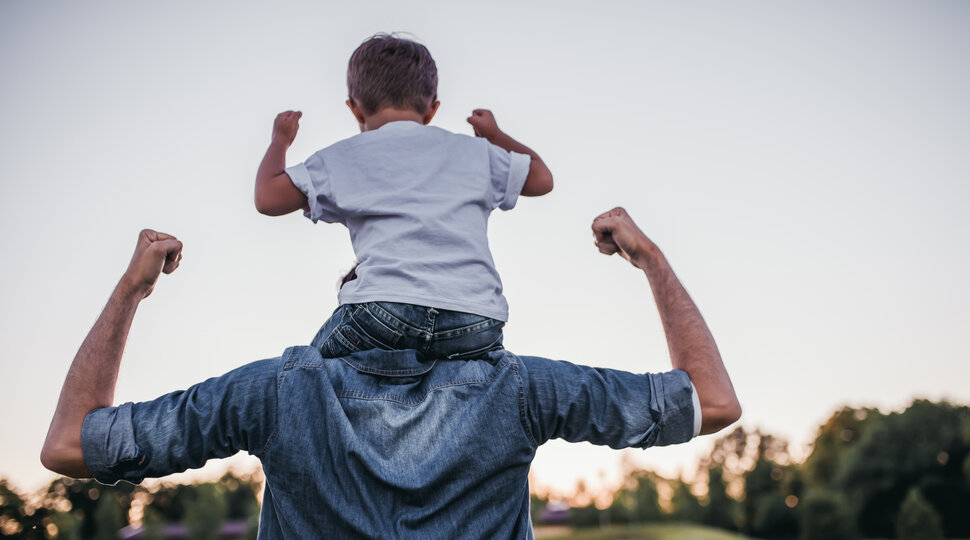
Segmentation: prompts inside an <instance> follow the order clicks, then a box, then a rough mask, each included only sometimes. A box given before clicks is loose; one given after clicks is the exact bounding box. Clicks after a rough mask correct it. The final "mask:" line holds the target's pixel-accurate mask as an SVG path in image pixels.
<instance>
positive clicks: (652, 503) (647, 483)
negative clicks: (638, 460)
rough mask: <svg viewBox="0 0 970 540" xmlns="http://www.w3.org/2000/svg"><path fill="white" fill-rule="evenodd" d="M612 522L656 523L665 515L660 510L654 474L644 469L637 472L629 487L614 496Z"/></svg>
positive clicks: (611, 506) (611, 512)
mask: <svg viewBox="0 0 970 540" xmlns="http://www.w3.org/2000/svg"><path fill="white" fill-rule="evenodd" d="M608 516H609V520H610V522H611V523H655V522H657V521H660V520H661V518H662V517H663V515H662V513H661V511H660V494H659V493H658V491H657V482H656V481H655V480H654V478H653V476H651V475H650V474H647V473H645V472H643V471H639V472H637V473H635V474H634V475H633V476H632V477H631V478H630V481H629V482H628V487H627V489H623V490H621V491H620V492H619V493H617V494H616V496H614V498H613V504H611V505H610V507H609V514H608Z"/></svg>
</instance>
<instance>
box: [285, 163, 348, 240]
mask: <svg viewBox="0 0 970 540" xmlns="http://www.w3.org/2000/svg"><path fill="white" fill-rule="evenodd" d="M286 174H287V175H288V176H289V177H290V181H291V182H293V185H294V186H296V189H299V190H300V191H302V192H303V194H304V195H306V200H307V206H308V207H309V210H306V211H304V212H303V215H304V216H306V217H308V218H310V220H312V221H313V222H314V223H316V222H317V221H319V220H323V221H324V222H326V223H343V217H342V215H341V212H340V208H339V207H338V206H337V204H336V201H335V200H334V196H333V186H332V185H331V183H330V171H329V170H327V165H326V163H325V162H324V159H323V155H322V151H320V152H317V153H316V154H313V155H312V156H310V158H309V159H307V160H306V161H304V162H303V163H298V164H296V165H293V166H292V167H287V168H286Z"/></svg>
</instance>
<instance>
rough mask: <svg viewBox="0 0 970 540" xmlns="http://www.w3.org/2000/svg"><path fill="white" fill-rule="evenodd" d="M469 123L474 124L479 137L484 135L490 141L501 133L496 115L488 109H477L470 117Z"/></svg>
mask: <svg viewBox="0 0 970 540" xmlns="http://www.w3.org/2000/svg"><path fill="white" fill-rule="evenodd" d="M468 123H469V124H471V125H472V128H473V129H474V130H475V135H476V136H477V137H484V138H486V139H488V140H489V141H491V140H492V138H493V137H495V136H496V135H498V134H499V133H501V130H500V129H499V128H498V124H496V123H495V116H493V115H492V111H490V110H488V109H475V110H474V111H472V115H471V116H469V117H468Z"/></svg>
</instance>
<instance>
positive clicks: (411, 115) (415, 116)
mask: <svg viewBox="0 0 970 540" xmlns="http://www.w3.org/2000/svg"><path fill="white" fill-rule="evenodd" d="M424 116H425V115H424V114H421V113H419V112H417V111H415V110H413V109H407V110H403V109H394V108H391V107H385V108H383V109H380V110H379V111H377V112H375V113H374V114H369V115H365V116H364V123H362V124H361V125H360V130H361V131H373V130H375V129H377V128H379V127H381V126H383V125H384V124H388V123H391V122H401V121H408V120H410V121H411V122H417V123H419V124H424V123H425V122H424Z"/></svg>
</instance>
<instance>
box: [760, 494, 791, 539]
mask: <svg viewBox="0 0 970 540" xmlns="http://www.w3.org/2000/svg"><path fill="white" fill-rule="evenodd" d="M750 528H751V532H752V533H753V534H754V535H755V536H757V537H759V538H772V539H775V540H782V539H788V538H797V537H798V514H797V512H796V511H795V510H794V509H793V508H789V507H788V505H786V504H785V498H784V497H782V496H781V495H778V494H766V495H762V496H760V497H758V499H757V502H756V503H755V511H754V517H753V519H752V522H751V527H750Z"/></svg>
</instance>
